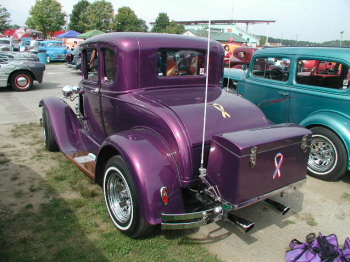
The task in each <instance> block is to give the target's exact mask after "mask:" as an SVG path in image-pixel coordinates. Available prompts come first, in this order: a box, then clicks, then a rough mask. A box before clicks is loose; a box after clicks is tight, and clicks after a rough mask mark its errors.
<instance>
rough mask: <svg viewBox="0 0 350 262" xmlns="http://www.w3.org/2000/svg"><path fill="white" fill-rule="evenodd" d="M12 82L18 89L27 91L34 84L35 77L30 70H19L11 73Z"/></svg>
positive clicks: (13, 86) (12, 85)
mask: <svg viewBox="0 0 350 262" xmlns="http://www.w3.org/2000/svg"><path fill="white" fill-rule="evenodd" d="M10 84H11V87H12V88H13V89H14V90H16V91H27V90H28V89H30V88H31V87H32V86H33V77H32V76H31V74H30V73H29V72H25V71H17V72H15V73H13V74H12V75H11V78H10Z"/></svg>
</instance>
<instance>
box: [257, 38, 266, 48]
mask: <svg viewBox="0 0 350 262" xmlns="http://www.w3.org/2000/svg"><path fill="white" fill-rule="evenodd" d="M265 44H266V37H265V36H261V37H260V39H259V45H260V46H264V45H265Z"/></svg>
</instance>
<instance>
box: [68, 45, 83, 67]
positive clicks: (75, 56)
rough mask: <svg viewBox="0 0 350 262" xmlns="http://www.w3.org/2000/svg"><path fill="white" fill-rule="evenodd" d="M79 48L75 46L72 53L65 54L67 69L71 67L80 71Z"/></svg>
mask: <svg viewBox="0 0 350 262" xmlns="http://www.w3.org/2000/svg"><path fill="white" fill-rule="evenodd" d="M80 56H81V47H80V46H77V47H76V48H74V50H73V51H72V53H70V54H67V56H66V62H67V67H72V68H74V69H79V70H80V69H81V57H80Z"/></svg>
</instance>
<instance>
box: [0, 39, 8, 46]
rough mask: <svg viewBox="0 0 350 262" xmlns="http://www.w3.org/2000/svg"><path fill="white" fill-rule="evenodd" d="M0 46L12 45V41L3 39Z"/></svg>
mask: <svg viewBox="0 0 350 262" xmlns="http://www.w3.org/2000/svg"><path fill="white" fill-rule="evenodd" d="M0 44H5V45H9V44H10V40H4V39H1V40H0Z"/></svg>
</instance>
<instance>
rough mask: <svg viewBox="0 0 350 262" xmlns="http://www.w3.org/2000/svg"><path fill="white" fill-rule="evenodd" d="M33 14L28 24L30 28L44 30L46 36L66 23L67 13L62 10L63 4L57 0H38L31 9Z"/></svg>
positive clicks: (30, 12)
mask: <svg viewBox="0 0 350 262" xmlns="http://www.w3.org/2000/svg"><path fill="white" fill-rule="evenodd" d="M29 14H30V15H31V16H30V17H29V18H28V19H27V21H26V25H27V26H28V27H29V28H32V29H37V30H39V31H41V32H43V34H44V36H45V37H46V36H47V35H48V34H49V33H50V32H55V31H58V30H60V29H62V27H63V26H64V25H65V16H66V14H65V13H64V12H62V10H61V4H60V3H59V2H57V1H56V0H37V1H36V3H35V5H34V6H32V8H31V9H30V11H29Z"/></svg>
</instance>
